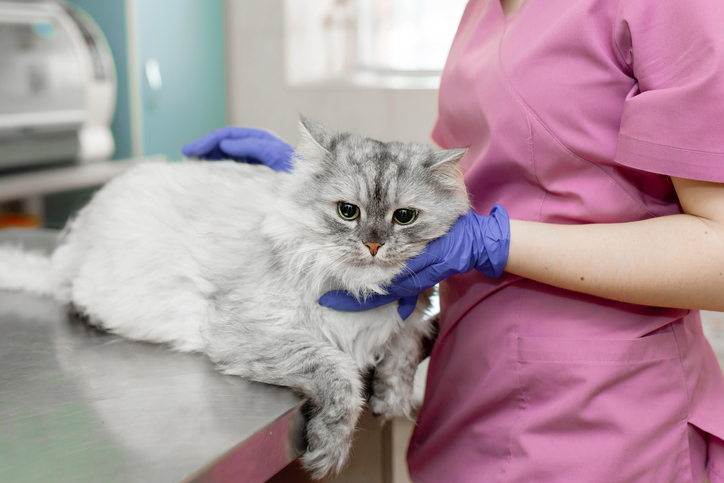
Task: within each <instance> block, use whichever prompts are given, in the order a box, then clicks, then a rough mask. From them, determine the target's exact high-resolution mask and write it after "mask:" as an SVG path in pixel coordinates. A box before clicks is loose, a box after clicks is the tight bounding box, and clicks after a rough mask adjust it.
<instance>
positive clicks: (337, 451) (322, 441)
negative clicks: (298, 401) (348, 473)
mask: <svg viewBox="0 0 724 483" xmlns="http://www.w3.org/2000/svg"><path fill="white" fill-rule="evenodd" d="M353 435H354V422H352V423H351V424H350V422H345V421H335V422H332V423H331V424H330V423H328V422H325V421H324V417H320V415H317V416H315V417H313V418H311V419H310V420H309V421H308V422H307V428H306V438H307V451H306V453H304V454H303V455H302V457H301V462H302V466H304V468H305V469H306V470H307V471H309V472H311V473H312V477H313V478H315V479H322V478H324V477H326V476H331V475H336V474H338V473H339V472H340V471H341V470H342V468H344V466H345V465H346V464H347V460H348V459H349V453H350V449H351V447H352V438H353Z"/></svg>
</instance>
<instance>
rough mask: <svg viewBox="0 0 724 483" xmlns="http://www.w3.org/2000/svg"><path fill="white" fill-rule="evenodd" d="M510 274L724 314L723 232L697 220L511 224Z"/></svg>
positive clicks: (641, 301)
mask: <svg viewBox="0 0 724 483" xmlns="http://www.w3.org/2000/svg"><path fill="white" fill-rule="evenodd" d="M506 271H507V272H510V273H512V274H515V275H520V276H523V277H526V278H530V279H533V280H537V281H539V282H543V283H547V284H550V285H554V286H557V287H561V288H565V289H570V290H575V291H578V292H584V293H587V294H591V295H597V296H600V297H605V298H609V299H613V300H618V301H622V302H629V303H635V304H641V305H653V306H660V307H675V308H686V309H707V310H717V311H724V228H722V227H720V226H719V225H718V224H716V223H713V222H710V221H707V220H704V219H701V218H698V217H695V216H690V215H673V216H665V217H660V218H655V219H650V220H644V221H638V222H632V223H620V224H592V225H552V224H545V223H535V222H523V221H516V220H511V241H510V254H509V257H508V264H507V266H506Z"/></svg>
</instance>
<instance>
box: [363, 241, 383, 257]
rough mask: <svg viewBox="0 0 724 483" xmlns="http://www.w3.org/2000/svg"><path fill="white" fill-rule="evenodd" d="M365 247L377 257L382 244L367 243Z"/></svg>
mask: <svg viewBox="0 0 724 483" xmlns="http://www.w3.org/2000/svg"><path fill="white" fill-rule="evenodd" d="M365 246H366V247H367V248H369V249H370V253H371V254H372V256H373V257H374V256H375V255H377V250H379V249H380V247H381V246H382V243H365Z"/></svg>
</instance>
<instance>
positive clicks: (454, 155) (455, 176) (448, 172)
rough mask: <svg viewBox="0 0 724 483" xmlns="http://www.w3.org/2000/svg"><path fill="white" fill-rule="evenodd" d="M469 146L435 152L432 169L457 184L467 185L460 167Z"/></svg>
mask: <svg viewBox="0 0 724 483" xmlns="http://www.w3.org/2000/svg"><path fill="white" fill-rule="evenodd" d="M467 151H468V148H461V149H442V150H438V151H436V152H435V157H434V161H433V164H432V166H431V170H432V172H433V173H435V174H437V175H438V176H441V177H443V178H447V179H449V180H452V181H453V182H454V183H455V184H457V185H460V186H462V187H463V188H464V187H465V182H464V181H463V170H462V169H461V167H460V162H461V161H462V159H463V157H464V156H465V153H466V152H467Z"/></svg>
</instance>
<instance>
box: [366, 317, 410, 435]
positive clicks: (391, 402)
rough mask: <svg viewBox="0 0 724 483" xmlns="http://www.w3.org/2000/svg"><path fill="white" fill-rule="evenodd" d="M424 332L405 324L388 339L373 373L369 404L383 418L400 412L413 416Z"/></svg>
mask: <svg viewBox="0 0 724 483" xmlns="http://www.w3.org/2000/svg"><path fill="white" fill-rule="evenodd" d="M422 336H423V333H422V332H420V331H418V330H414V329H411V328H403V330H401V331H400V332H398V333H397V334H395V335H394V336H393V337H392V339H391V340H390V341H389V342H388V344H387V347H386V348H385V353H384V355H383V357H382V360H381V361H380V362H379V364H377V366H376V367H375V371H374V375H373V377H372V384H371V388H370V389H371V395H370V399H369V406H370V409H371V410H372V412H373V413H374V414H375V415H376V416H377V417H378V418H379V419H381V420H382V421H387V420H389V419H392V418H393V417H396V416H402V417H406V418H408V419H412V410H413V409H414V407H413V406H414V405H413V401H412V389H413V382H414V379H415V372H416V371H417V365H418V364H419V363H420V359H421V358H422Z"/></svg>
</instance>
